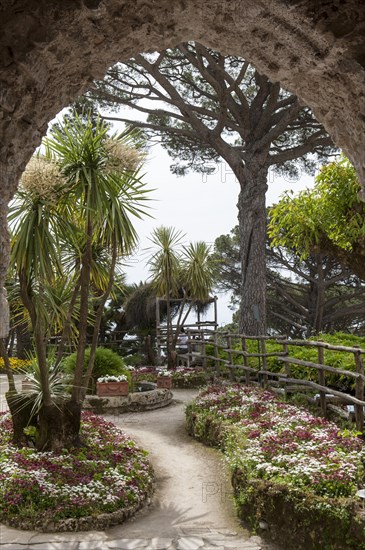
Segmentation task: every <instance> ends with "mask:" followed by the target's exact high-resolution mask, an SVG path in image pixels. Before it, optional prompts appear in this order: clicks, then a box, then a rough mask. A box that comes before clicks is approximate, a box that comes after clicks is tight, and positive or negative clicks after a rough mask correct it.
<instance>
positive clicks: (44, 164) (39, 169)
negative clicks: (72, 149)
mask: <svg viewBox="0 0 365 550" xmlns="http://www.w3.org/2000/svg"><path fill="white" fill-rule="evenodd" d="M65 183H66V180H65V179H64V177H63V176H62V174H61V172H60V170H59V168H58V166H57V164H56V163H55V162H54V161H53V160H50V159H47V158H46V157H41V156H34V157H32V158H31V159H30V161H29V162H28V164H27V167H26V169H25V171H24V173H23V175H22V177H21V179H20V184H21V186H22V188H23V189H24V190H25V191H27V192H28V193H32V194H34V195H38V196H39V197H41V198H47V199H49V198H52V196H54V195H55V193H56V191H57V190H58V189H59V188H60V187H61V186H63V185H65Z"/></svg>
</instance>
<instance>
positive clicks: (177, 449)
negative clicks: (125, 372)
mask: <svg viewBox="0 0 365 550" xmlns="http://www.w3.org/2000/svg"><path fill="white" fill-rule="evenodd" d="M196 394H197V391H196V390H174V401H173V403H172V404H171V405H170V406H169V407H167V408H165V409H157V410H155V411H148V412H144V413H133V414H132V413H130V414H123V415H119V416H117V417H115V416H106V417H105V418H106V419H107V420H111V421H113V422H114V423H115V424H116V425H117V426H119V427H121V428H122V429H123V430H124V431H126V432H127V433H128V434H129V435H130V436H132V437H133V438H134V439H135V440H136V441H137V442H138V443H139V444H140V445H141V447H143V448H145V449H146V450H148V451H149V453H150V457H149V458H150V460H151V462H152V464H153V467H154V469H155V473H156V481H157V483H156V492H155V495H154V497H153V500H152V503H151V505H150V506H149V507H146V508H145V509H144V510H141V511H140V512H139V513H138V514H137V515H136V516H135V518H133V519H131V520H129V521H127V522H126V523H124V524H123V525H120V526H116V527H113V528H111V529H108V530H106V531H97V532H87V533H81V532H80V533H54V534H50V533H36V532H31V531H27V532H22V531H18V530H15V529H10V528H8V527H5V526H0V550H10V549H11V550H26V549H32V550H37V549H38V550H96V549H120V550H142V549H148V550H153V549H156V550H157V549H159V550H195V549H201V550H213V549H214V550H228V549H230V550H232V549H236V550H260V549H265V550H269V549H271V550H274V547H273V546H272V545H269V544H267V543H264V542H263V541H262V540H261V539H260V537H257V536H250V535H249V533H248V531H247V530H245V529H243V528H242V527H241V525H240V523H239V521H238V520H237V518H236V514H235V510H234V505H233V499H232V490H231V487H230V483H229V476H228V473H227V469H226V467H225V464H224V462H223V460H222V455H221V453H220V452H219V451H217V450H215V449H211V448H209V447H205V446H203V445H202V444H200V443H198V442H196V441H194V440H193V439H191V438H190V437H189V436H188V435H187V433H186V431H185V418H184V409H185V405H186V403H188V402H189V401H190V400H191V399H193V397H194V396H195V395H196Z"/></svg>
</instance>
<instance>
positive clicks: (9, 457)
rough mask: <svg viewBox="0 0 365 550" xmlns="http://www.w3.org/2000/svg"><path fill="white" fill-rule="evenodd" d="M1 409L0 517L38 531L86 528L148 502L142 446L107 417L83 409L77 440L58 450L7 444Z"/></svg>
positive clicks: (8, 429) (6, 418) (119, 518)
mask: <svg viewBox="0 0 365 550" xmlns="http://www.w3.org/2000/svg"><path fill="white" fill-rule="evenodd" d="M11 435H12V423H11V417H10V415H9V414H7V413H0V462H1V469H0V521H2V522H3V523H5V524H7V525H9V526H11V527H17V528H20V529H30V530H37V531H44V532H47V531H85V530H91V529H105V528H107V527H109V526H112V525H116V524H119V523H121V522H123V521H124V520H125V519H127V518H128V517H130V516H132V515H133V514H134V513H135V512H136V511H137V510H138V509H139V508H141V507H142V506H143V505H144V504H146V503H148V502H149V499H150V497H151V495H152V492H153V471H152V468H151V466H150V464H149V462H148V460H147V458H146V455H147V453H146V451H143V450H142V449H140V448H138V447H137V445H136V443H135V442H134V441H133V440H132V439H130V438H129V437H128V436H127V435H126V434H125V433H124V432H122V431H121V430H120V429H118V428H117V427H116V426H115V425H114V424H112V423H111V422H106V421H105V420H103V419H102V418H100V417H98V416H96V415H94V414H92V413H89V412H83V414H82V426H81V441H82V446H81V447H79V448H75V449H71V450H69V451H67V450H65V451H64V452H63V453H62V454H57V455H56V454H55V453H51V452H46V453H40V452H37V451H35V450H34V449H31V448H22V449H19V448H17V447H14V446H13V445H11V443H10V441H11Z"/></svg>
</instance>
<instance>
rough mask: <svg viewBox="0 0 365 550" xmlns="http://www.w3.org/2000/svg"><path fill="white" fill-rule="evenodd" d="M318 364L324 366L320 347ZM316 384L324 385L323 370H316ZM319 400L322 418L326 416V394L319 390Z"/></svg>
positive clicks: (322, 350) (322, 352) (322, 351)
mask: <svg viewBox="0 0 365 550" xmlns="http://www.w3.org/2000/svg"><path fill="white" fill-rule="evenodd" d="M318 364H319V365H324V349H323V348H322V346H319V347H318ZM318 384H319V385H320V386H325V385H326V376H325V371H324V370H323V369H318ZM319 399H320V405H321V412H322V414H323V416H327V399H326V392H324V391H321V390H320V391H319Z"/></svg>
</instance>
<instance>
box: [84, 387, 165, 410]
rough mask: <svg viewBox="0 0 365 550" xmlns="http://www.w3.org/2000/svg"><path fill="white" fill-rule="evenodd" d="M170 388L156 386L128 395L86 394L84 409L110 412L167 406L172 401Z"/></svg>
mask: <svg viewBox="0 0 365 550" xmlns="http://www.w3.org/2000/svg"><path fill="white" fill-rule="evenodd" d="M172 398H173V394H172V391H171V390H167V389H163V388H157V389H155V390H151V391H146V392H134V393H130V394H129V395H128V396H122V395H121V396H109V397H98V396H96V395H87V396H86V399H85V401H84V409H86V410H92V411H93V412H94V413H96V414H107V413H110V412H118V413H123V412H139V411H149V410H153V409H159V408H161V407H167V406H168V405H170V403H171V402H172Z"/></svg>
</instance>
